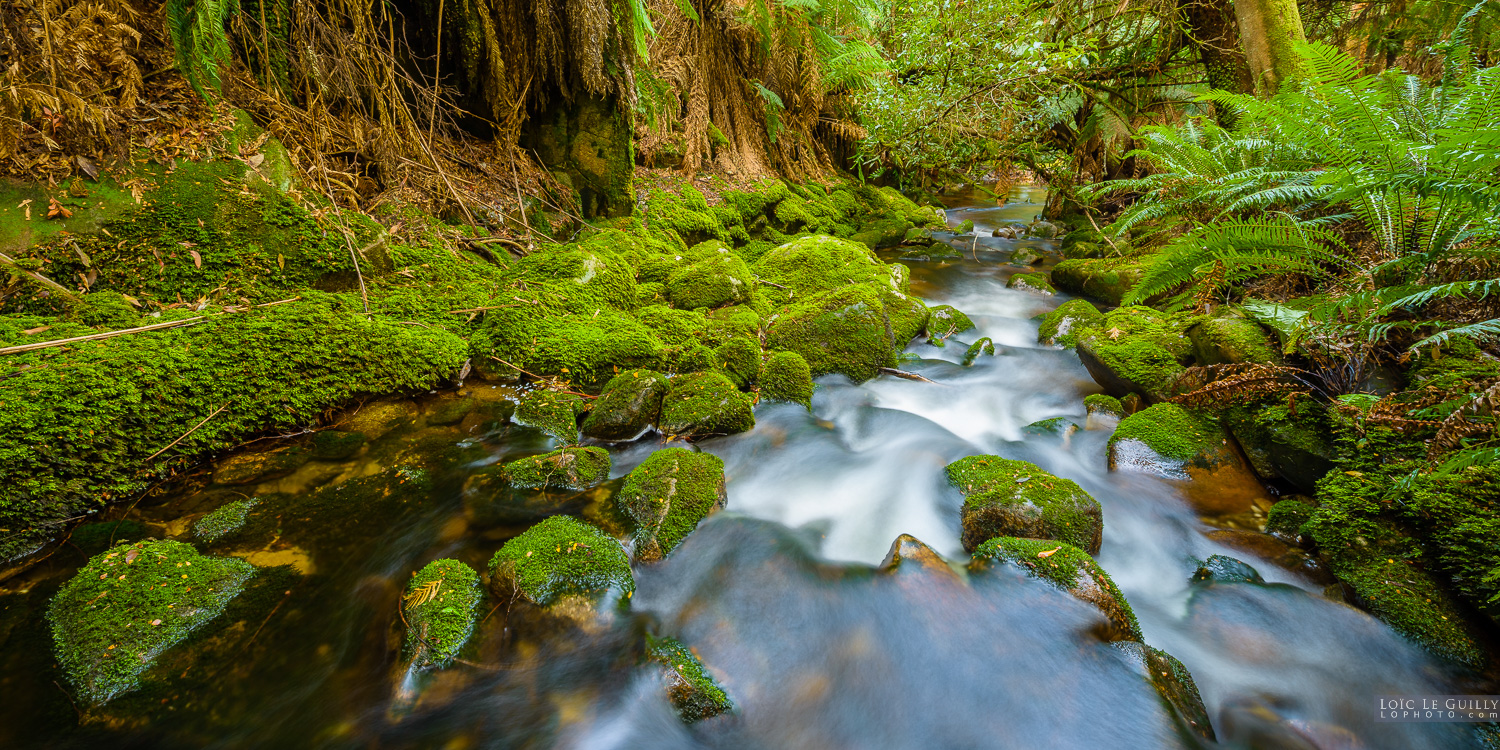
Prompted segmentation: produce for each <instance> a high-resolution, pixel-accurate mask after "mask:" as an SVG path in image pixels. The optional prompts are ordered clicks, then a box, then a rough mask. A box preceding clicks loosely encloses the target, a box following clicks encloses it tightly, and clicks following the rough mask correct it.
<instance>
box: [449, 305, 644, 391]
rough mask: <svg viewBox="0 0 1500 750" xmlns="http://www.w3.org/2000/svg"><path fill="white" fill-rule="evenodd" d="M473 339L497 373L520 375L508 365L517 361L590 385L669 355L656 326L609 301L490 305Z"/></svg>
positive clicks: (478, 355) (478, 357)
mask: <svg viewBox="0 0 1500 750" xmlns="http://www.w3.org/2000/svg"><path fill="white" fill-rule="evenodd" d="M518 296H519V295H518ZM472 345H473V355H474V361H475V362H476V363H480V362H484V363H487V364H485V365H484V368H485V370H488V371H493V372H494V374H497V375H509V376H516V375H519V374H520V373H518V372H517V371H516V370H515V369H514V368H512V367H511V366H510V365H515V366H516V367H519V368H521V369H523V370H525V371H527V372H531V373H535V374H537V375H555V376H558V377H562V378H565V379H568V380H571V381H573V382H575V383H578V384H579V385H580V386H582V387H583V388H586V389H590V390H596V389H598V388H601V387H603V386H604V384H605V383H607V382H609V379H610V378H611V377H613V376H614V374H615V373H616V372H617V371H619V370H628V369H632V368H647V369H651V368H655V367H658V366H660V364H661V362H662V359H663V357H664V355H665V352H664V351H663V346H662V342H661V339H659V338H657V336H656V334H655V332H653V331H652V330H651V329H650V328H648V327H647V326H645V325H643V324H642V323H641V321H640V320H639V319H637V318H636V317H635V316H634V315H630V314H627V313H624V312H620V311H617V310H612V309H609V308H606V307H596V308H594V309H592V310H590V311H589V312H588V313H567V314H554V313H549V312H548V311H547V310H545V309H543V308H538V307H533V306H531V305H522V306H520V307H516V308H505V309H502V310H496V311H491V312H490V313H487V314H486V318H485V321H484V323H483V325H481V326H480V327H479V328H478V330H476V331H475V335H474V338H473V339H472ZM492 356H493V357H498V358H499V359H503V360H505V362H507V363H509V364H504V363H498V362H495V361H494V360H491V359H489V358H490V357H492Z"/></svg>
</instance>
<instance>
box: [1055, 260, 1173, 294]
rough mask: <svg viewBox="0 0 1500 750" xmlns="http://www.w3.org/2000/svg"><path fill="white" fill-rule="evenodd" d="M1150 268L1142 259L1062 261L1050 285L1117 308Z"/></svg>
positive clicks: (1147, 261) (1057, 266) (1147, 262)
mask: <svg viewBox="0 0 1500 750" xmlns="http://www.w3.org/2000/svg"><path fill="white" fill-rule="evenodd" d="M1149 265H1150V263H1149V260H1148V259H1146V258H1141V257H1134V258H1095V259H1076V260H1065V261H1063V262H1061V263H1058V264H1057V265H1056V266H1055V267H1053V269H1052V283H1053V285H1055V286H1056V287H1057V288H1058V289H1061V290H1063V291H1065V292H1072V293H1074V294H1082V295H1084V296H1086V297H1092V298H1094V299H1097V300H1099V301H1101V302H1104V303H1105V304H1110V305H1118V304H1120V302H1121V301H1122V300H1124V299H1125V294H1126V293H1127V292H1129V291H1130V289H1131V287H1133V286H1135V285H1136V284H1137V283H1139V282H1140V280H1141V277H1143V276H1144V275H1145V273H1146V268H1147V267H1148V266H1149Z"/></svg>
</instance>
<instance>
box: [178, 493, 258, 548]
mask: <svg viewBox="0 0 1500 750" xmlns="http://www.w3.org/2000/svg"><path fill="white" fill-rule="evenodd" d="M257 505H260V500H257V499H256V498H253V497H252V498H249V499H247V500H235V501H234V502H231V503H225V504H224V505H222V506H220V507H219V508H218V509H217V510H214V511H213V512H211V513H209V514H207V515H205V516H203V517H202V518H200V519H198V521H197V522H196V523H194V524H193V536H195V537H198V538H199V539H202V540H203V541H205V542H215V541H218V540H219V539H222V538H223V537H225V536H228V535H229V534H232V533H234V532H235V531H238V530H239V529H240V527H241V526H244V525H245V519H246V518H247V517H248V516H249V515H250V509H251V508H254V507H255V506H257Z"/></svg>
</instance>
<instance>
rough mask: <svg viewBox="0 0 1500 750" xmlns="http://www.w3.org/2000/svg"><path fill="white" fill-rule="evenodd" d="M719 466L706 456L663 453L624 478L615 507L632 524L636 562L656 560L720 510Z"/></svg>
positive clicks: (669, 450) (722, 497) (723, 496)
mask: <svg viewBox="0 0 1500 750" xmlns="http://www.w3.org/2000/svg"><path fill="white" fill-rule="evenodd" d="M728 499H729V496H728V494H727V493H726V492H725V489H724V461H723V460H722V459H720V458H719V457H718V456H715V455H713V454H711V453H697V452H694V451H690V450H688V449H686V448H665V449H663V450H659V451H657V452H655V453H652V454H651V456H650V457H649V458H647V459H646V460H645V461H644V462H642V463H641V465H640V466H637V467H635V468H634V469H633V470H631V472H630V474H628V475H627V476H626V477H625V485H624V486H623V487H621V488H620V494H619V495H618V496H617V497H616V503H617V504H618V506H619V507H620V509H621V510H622V511H624V513H625V515H627V516H629V517H630V520H631V521H632V522H633V523H634V524H635V558H636V559H637V560H645V561H650V560H660V559H661V558H663V557H665V556H666V555H667V554H669V553H670V552H671V551H672V550H673V549H676V547H677V545H678V543H680V542H681V541H682V540H683V538H684V537H686V536H687V535H688V534H689V533H690V532H692V530H693V529H695V528H697V527H698V522H699V521H702V520H703V519H704V518H706V517H708V514H710V513H713V512H714V511H716V510H719V509H721V508H723V507H724V503H725V502H726V501H727V500H728Z"/></svg>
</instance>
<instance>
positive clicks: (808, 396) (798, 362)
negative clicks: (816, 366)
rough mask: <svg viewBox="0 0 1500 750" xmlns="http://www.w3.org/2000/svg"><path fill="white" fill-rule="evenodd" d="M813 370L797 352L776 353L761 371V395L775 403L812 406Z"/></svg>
mask: <svg viewBox="0 0 1500 750" xmlns="http://www.w3.org/2000/svg"><path fill="white" fill-rule="evenodd" d="M813 388H814V385H813V382H812V368H811V367H809V366H808V364H807V360H805V359H803V358H802V355H800V354H798V353H796V352H776V353H775V354H772V355H771V357H770V359H768V360H766V366H765V368H764V369H763V370H762V371H761V377H760V395H761V396H762V397H763V398H767V399H770V400H773V401H791V402H793V403H798V404H802V405H803V406H807V407H811V406H812V396H813Z"/></svg>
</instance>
